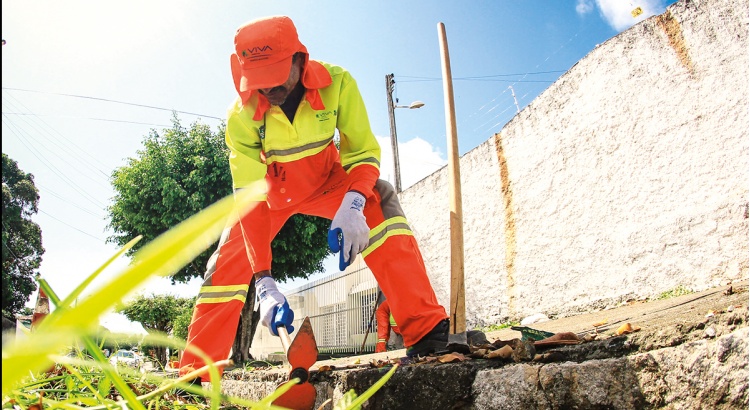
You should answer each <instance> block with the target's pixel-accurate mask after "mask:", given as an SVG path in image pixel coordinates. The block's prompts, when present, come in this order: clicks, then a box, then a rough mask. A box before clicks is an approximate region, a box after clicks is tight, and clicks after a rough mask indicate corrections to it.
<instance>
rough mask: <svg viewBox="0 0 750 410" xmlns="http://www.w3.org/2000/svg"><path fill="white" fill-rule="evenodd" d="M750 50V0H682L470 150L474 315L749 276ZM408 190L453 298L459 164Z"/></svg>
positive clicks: (601, 301)
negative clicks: (452, 224) (452, 191)
mask: <svg viewBox="0 0 750 410" xmlns="http://www.w3.org/2000/svg"><path fill="white" fill-rule="evenodd" d="M668 32H669V33H670V35H668V34H667V33H668ZM748 64H749V60H748V1H747V0H692V1H688V2H686V1H680V2H678V3H675V4H674V5H672V6H670V7H669V8H668V10H667V12H666V13H665V14H664V15H662V16H654V17H652V18H650V19H648V20H645V21H643V22H641V23H640V24H638V25H636V26H634V27H632V28H631V29H629V30H627V31H625V32H623V33H621V34H620V35H618V36H616V37H614V38H612V39H610V40H609V41H607V42H606V43H604V44H602V45H600V46H599V47H597V48H596V49H594V50H593V51H592V52H591V53H589V54H588V55H587V56H586V57H584V58H583V59H582V60H581V61H579V62H578V63H577V64H576V65H575V66H574V67H573V68H571V69H570V70H569V71H568V72H567V73H565V74H564V75H563V76H562V77H561V78H560V79H559V80H558V81H557V82H555V83H554V84H553V85H552V86H550V88H548V89H547V90H546V91H545V92H544V93H542V94H541V95H540V96H539V97H537V98H536V99H535V100H534V101H533V102H532V103H531V104H530V105H529V106H528V107H526V108H525V109H524V110H523V111H521V113H519V114H518V115H516V117H514V118H513V120H511V121H510V122H509V123H508V124H507V125H506V126H505V127H504V128H503V129H502V130H501V132H500V133H498V134H497V135H495V136H492V137H491V138H489V139H488V140H487V141H486V142H485V143H483V144H481V145H480V146H479V147H477V148H475V149H474V150H472V151H470V152H468V153H467V154H466V155H464V156H463V157H462V158H461V161H460V167H461V182H462V188H461V189H462V192H463V198H464V199H463V212H464V244H465V276H466V298H467V301H466V304H467V320H468V322H469V325H470V326H473V325H486V324H492V323H500V322H502V321H504V320H507V319H520V318H522V317H524V316H526V315H529V314H532V313H536V312H543V313H545V314H547V315H548V316H565V315H568V314H571V313H574V312H578V311H586V310H589V309H593V308H599V307H604V306H606V305H610V304H614V303H618V302H620V301H623V300H625V299H628V298H631V297H648V296H654V295H656V294H658V293H660V292H664V291H667V290H670V289H673V288H675V287H677V286H678V285H682V286H685V287H688V288H690V289H693V290H702V289H705V288H708V287H711V286H717V285H720V284H724V283H729V282H731V281H733V280H738V279H746V278H747V277H748V154H749V152H748V142H749V140H748V126H749V124H750V123H749V122H748V118H749V117H748ZM458 136H459V138H460V137H461V130H460V129H459V130H458ZM503 181H505V189H504V188H503ZM400 197H401V201H402V205H403V207H404V210H405V212H406V215H407V217H408V219H409V221H410V224H411V226H412V228H413V230H414V231H415V233H416V235H417V239H418V241H419V243H420V247H421V250H422V253H423V255H424V257H425V263H426V265H427V267H428V270H429V273H430V277H431V281H432V283H433V286H434V288H435V291H436V293H437V295H438V299H439V301H440V302H441V303H442V304H444V305H445V306H446V309H447V306H448V303H449V297H450V289H449V286H450V243H449V240H450V235H449V232H448V214H449V212H448V177H447V170H446V168H443V169H441V170H439V171H438V172H436V173H434V174H432V175H431V176H429V177H428V178H426V179H424V180H422V181H420V182H419V183H417V184H416V185H413V186H412V187H410V188H409V189H407V190H406V191H404V192H403V193H402V194H401V196H400Z"/></svg>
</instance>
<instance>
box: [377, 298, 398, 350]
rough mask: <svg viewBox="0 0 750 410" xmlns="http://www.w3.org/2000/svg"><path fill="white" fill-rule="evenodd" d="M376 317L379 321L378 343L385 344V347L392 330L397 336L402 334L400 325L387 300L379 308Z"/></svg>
mask: <svg viewBox="0 0 750 410" xmlns="http://www.w3.org/2000/svg"><path fill="white" fill-rule="evenodd" d="M375 317H376V318H377V321H378V342H377V343H383V344H384V345H385V344H386V343H388V339H390V338H391V329H393V331H394V332H396V334H397V335H400V334H401V330H400V329H399V328H398V323H397V322H396V319H394V317H393V315H392V314H391V307H390V306H389V305H388V300H387V299H386V300H384V301H383V302H382V303H381V304H380V306H378V309H377V310H376V311H375ZM376 351H377V349H376Z"/></svg>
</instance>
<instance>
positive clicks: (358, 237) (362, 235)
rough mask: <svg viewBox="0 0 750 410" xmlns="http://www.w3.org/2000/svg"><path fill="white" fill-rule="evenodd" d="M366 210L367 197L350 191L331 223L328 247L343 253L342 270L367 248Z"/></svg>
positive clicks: (368, 235)
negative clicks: (333, 238)
mask: <svg viewBox="0 0 750 410" xmlns="http://www.w3.org/2000/svg"><path fill="white" fill-rule="evenodd" d="M364 208H365V197H364V196H363V195H362V194H360V193H359V192H355V191H349V192H347V193H346V194H345V195H344V200H343V201H341V206H340V207H339V210H338V211H336V215H335V216H334V217H333V221H331V230H330V231H329V233H328V238H329V240H328V245H329V246H330V248H331V251H333V252H338V251H340V252H341V262H343V263H340V264H339V268H340V269H342V270H343V269H344V268H345V267H346V266H347V265H349V264H350V263H352V260H353V259H354V257H355V256H357V254H358V253H360V252H362V251H363V250H365V248H367V244H368V242H369V240H370V238H369V237H370V228H369V227H368V226H367V221H366V220H365V215H364V214H363V210H364ZM339 234H340V235H341V237H340V239H339V238H338V235H339ZM332 236H335V237H336V240H332Z"/></svg>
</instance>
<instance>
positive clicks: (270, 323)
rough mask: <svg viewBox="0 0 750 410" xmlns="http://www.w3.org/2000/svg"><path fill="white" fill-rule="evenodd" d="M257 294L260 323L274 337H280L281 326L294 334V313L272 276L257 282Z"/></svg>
mask: <svg viewBox="0 0 750 410" xmlns="http://www.w3.org/2000/svg"><path fill="white" fill-rule="evenodd" d="M255 287H256V292H257V293H258V299H259V301H260V302H259V307H258V309H259V310H260V322H261V323H262V324H263V326H265V327H267V328H268V330H270V331H271V333H272V334H273V335H274V336H278V335H279V332H278V330H276V329H277V328H278V327H279V326H284V327H286V331H287V332H289V333H292V332H293V331H294V327H292V321H294V311H292V309H291V308H290V307H289V303H287V301H286V298H285V297H284V295H283V294H281V292H279V289H278V288H277V287H276V281H274V280H273V278H272V277H270V276H263V277H261V278H260V279H258V280H256V281H255Z"/></svg>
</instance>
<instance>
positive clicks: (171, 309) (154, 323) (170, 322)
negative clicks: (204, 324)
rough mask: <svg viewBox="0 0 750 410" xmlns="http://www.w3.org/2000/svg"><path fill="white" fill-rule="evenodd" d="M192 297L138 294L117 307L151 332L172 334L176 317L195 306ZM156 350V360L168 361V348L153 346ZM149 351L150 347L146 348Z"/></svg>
mask: <svg viewBox="0 0 750 410" xmlns="http://www.w3.org/2000/svg"><path fill="white" fill-rule="evenodd" d="M193 304H194V302H193V299H192V298H178V297H176V296H172V295H151V296H148V297H147V296H143V295H141V296H138V297H136V298H135V299H133V300H132V301H130V302H128V303H127V305H125V306H121V307H119V308H118V309H117V312H118V313H122V314H123V315H125V317H127V318H128V320H130V321H131V322H141V324H142V325H143V327H144V328H145V329H146V330H147V331H148V332H149V333H152V332H160V333H164V334H170V333H171V332H172V329H173V327H174V322H175V319H177V318H178V317H180V316H181V315H183V314H184V313H185V311H186V310H188V309H191V308H192V307H193ZM153 348H154V349H155V350H156V360H158V361H159V362H160V363H162V364H166V363H167V355H166V349H165V348H164V347H163V346H153ZM144 350H146V351H148V349H144Z"/></svg>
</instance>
